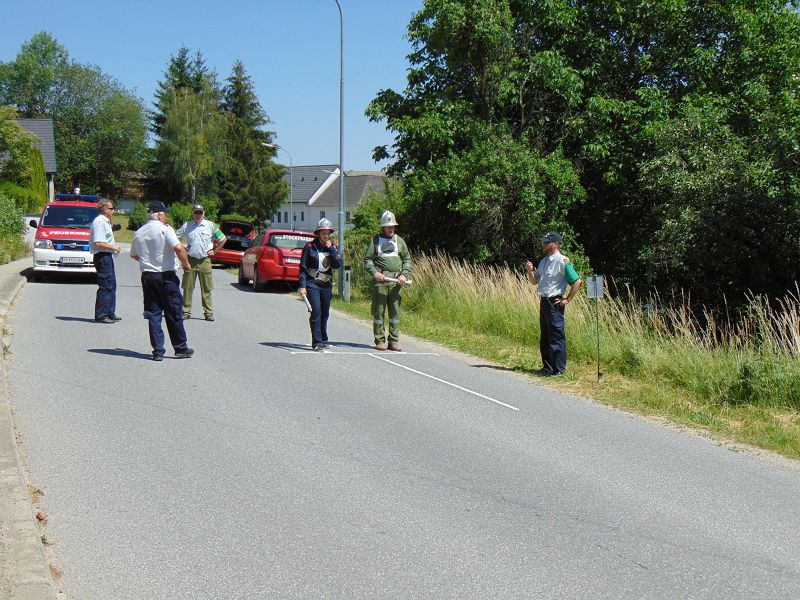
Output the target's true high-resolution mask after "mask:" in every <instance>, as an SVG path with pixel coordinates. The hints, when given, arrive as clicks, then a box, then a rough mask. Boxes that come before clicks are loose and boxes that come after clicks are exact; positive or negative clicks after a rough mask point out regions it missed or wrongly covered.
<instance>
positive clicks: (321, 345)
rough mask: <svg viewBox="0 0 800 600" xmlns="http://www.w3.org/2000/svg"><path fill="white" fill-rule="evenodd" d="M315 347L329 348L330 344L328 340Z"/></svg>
mask: <svg viewBox="0 0 800 600" xmlns="http://www.w3.org/2000/svg"><path fill="white" fill-rule="evenodd" d="M317 348H322V349H323V350H330V349H331V345H330V344H329V343H328V342H322V343H321V344H320V345H319V346H317Z"/></svg>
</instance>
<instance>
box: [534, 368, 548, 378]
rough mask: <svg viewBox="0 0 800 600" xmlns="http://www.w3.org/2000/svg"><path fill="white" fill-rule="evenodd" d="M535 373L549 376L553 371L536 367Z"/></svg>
mask: <svg viewBox="0 0 800 600" xmlns="http://www.w3.org/2000/svg"><path fill="white" fill-rule="evenodd" d="M533 374H534V375H544V376H545V377H549V376H550V375H552V373H551V372H550V371H549V370H548V369H536V370H535V371H534V372H533Z"/></svg>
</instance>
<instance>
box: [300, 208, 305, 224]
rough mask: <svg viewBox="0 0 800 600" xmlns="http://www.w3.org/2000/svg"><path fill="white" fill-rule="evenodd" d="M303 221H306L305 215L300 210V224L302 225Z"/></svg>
mask: <svg viewBox="0 0 800 600" xmlns="http://www.w3.org/2000/svg"><path fill="white" fill-rule="evenodd" d="M305 220H306V213H305V211H302V210H301V211H300V222H301V223H302V222H303V221H305Z"/></svg>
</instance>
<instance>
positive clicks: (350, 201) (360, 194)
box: [272, 165, 386, 231]
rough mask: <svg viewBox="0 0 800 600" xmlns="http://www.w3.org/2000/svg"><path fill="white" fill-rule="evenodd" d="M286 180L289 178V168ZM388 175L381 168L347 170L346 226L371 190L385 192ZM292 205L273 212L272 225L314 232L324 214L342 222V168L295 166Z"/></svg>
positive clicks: (331, 219)
mask: <svg viewBox="0 0 800 600" xmlns="http://www.w3.org/2000/svg"><path fill="white" fill-rule="evenodd" d="M284 180H285V181H287V183H288V181H289V172H288V170H287V172H286V174H285V175H284ZM385 180H386V175H385V174H384V173H382V172H380V171H347V172H345V177H344V199H345V204H344V211H345V223H346V226H350V217H351V215H352V214H353V211H354V210H355V209H356V208H358V207H359V205H360V204H361V202H362V201H363V200H364V198H365V197H366V195H367V194H368V193H369V192H370V191H375V192H378V193H383V192H384V184H385ZM290 188H291V196H292V202H291V205H290V204H289V202H285V203H284V204H283V205H281V206H280V208H278V210H277V211H276V212H275V214H273V215H272V226H273V227H280V228H287V229H297V230H300V231H313V230H314V228H315V227H316V226H317V223H319V220H320V219H322V218H323V217H324V218H326V219H329V220H330V221H331V222H332V223H333V225H334V226H335V227H338V225H339V168H338V167H337V166H336V165H310V166H297V167H293V168H292V180H291V186H290Z"/></svg>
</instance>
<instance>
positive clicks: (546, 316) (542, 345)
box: [525, 231, 581, 376]
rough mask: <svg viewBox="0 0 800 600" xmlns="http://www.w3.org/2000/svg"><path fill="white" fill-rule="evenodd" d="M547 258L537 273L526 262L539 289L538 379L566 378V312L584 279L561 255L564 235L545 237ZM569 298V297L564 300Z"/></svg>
mask: <svg viewBox="0 0 800 600" xmlns="http://www.w3.org/2000/svg"><path fill="white" fill-rule="evenodd" d="M541 242H542V251H543V252H544V258H543V259H542V260H541V261H540V262H539V266H537V267H536V270H534V269H533V263H532V262H531V261H529V260H528V261H525V270H526V271H527V273H528V280H529V281H530V282H531V283H532V284H533V285H538V286H539V287H538V292H539V297H540V298H541V301H540V305H539V329H540V334H539V351H540V352H541V354H542V368H541V369H539V370H538V371H536V373H537V374H539V375H546V376H550V375H563V374H564V372H566V370H567V335H566V333H565V331H564V323H565V321H564V309H565V308H566V306H567V304H569V303H570V301H572V298H573V297H574V296H575V294H576V293H577V292H578V288H579V287H580V285H581V278H580V275H578V273H577V271H575V267H573V266H572V263H571V262H570V261H569V259H568V258H567V257H566V256H564V255H563V254H561V252H560V250H561V243H562V242H563V240H562V238H561V235H559V234H558V233H556V232H555V231H550V232H548V233H546V234H545V235H543V236H542V238H541ZM565 295H566V297H565Z"/></svg>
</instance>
